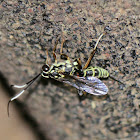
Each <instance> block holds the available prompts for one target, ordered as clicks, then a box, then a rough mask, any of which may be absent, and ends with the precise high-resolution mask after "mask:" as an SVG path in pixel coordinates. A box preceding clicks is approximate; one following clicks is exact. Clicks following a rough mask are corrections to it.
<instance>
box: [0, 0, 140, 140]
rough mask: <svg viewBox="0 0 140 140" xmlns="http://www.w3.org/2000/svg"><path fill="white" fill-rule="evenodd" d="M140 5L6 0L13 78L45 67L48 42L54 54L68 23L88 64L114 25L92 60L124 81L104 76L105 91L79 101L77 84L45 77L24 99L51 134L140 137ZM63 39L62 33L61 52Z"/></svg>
mask: <svg viewBox="0 0 140 140" xmlns="http://www.w3.org/2000/svg"><path fill="white" fill-rule="evenodd" d="M139 8H140V7H139V1H136V0H127V1H121V0H117V1H105V0H102V1H99V0H95V1H94V0H79V1H77V0H52V1H47V2H46V1H43V0H42V1H41V0H39V1H36V0H20V1H15V0H9V1H8V0H5V1H1V2H0V28H1V30H0V72H1V74H2V75H3V76H4V77H5V78H6V79H7V81H8V83H9V85H10V84H22V83H25V82H26V81H28V80H29V79H31V78H32V77H34V75H36V74H38V73H39V72H40V69H41V67H42V64H43V63H44V62H45V60H44V59H43V58H45V57H46V56H45V48H47V49H48V50H49V53H50V56H51V58H52V53H51V51H52V49H53V47H54V43H55V42H56V40H57V39H58V37H61V36H62V28H63V35H64V37H65V39H66V40H67V41H66V43H65V46H64V52H65V53H66V54H68V55H69V56H70V57H71V58H75V57H76V58H78V57H80V58H81V60H82V63H83V65H84V63H85V62H86V60H87V59H88V56H89V54H90V51H91V50H92V48H93V47H94V44H95V42H96V40H97V38H98V37H99V35H100V34H101V33H102V32H104V29H105V28H106V27H108V26H109V27H110V28H111V31H107V32H108V34H106V35H105V36H104V37H103V38H102V40H101V41H100V43H99V46H98V48H97V51H96V55H95V56H94V58H93V60H92V62H91V65H98V66H101V67H103V68H105V69H107V70H108V71H109V72H110V74H111V75H112V76H114V77H115V78H116V79H119V80H120V81H122V82H123V83H125V86H123V85H121V84H119V83H118V82H116V81H114V80H112V79H110V78H109V79H108V80H104V83H105V84H106V85H107V86H108V88H109V93H108V95H107V96H105V97H95V96H90V95H87V96H86V97H85V98H84V99H83V100H82V101H79V99H78V96H77V91H76V89H74V88H71V87H69V86H68V85H64V84H62V83H59V82H57V81H55V80H50V79H49V80H48V79H43V78H40V80H37V81H36V82H35V83H34V84H33V85H32V87H31V88H30V89H28V91H26V92H25V94H24V95H23V96H22V97H20V98H19V99H18V101H19V102H21V103H23V104H24V108H23V109H22V111H26V112H27V113H28V114H29V115H31V116H32V117H33V119H34V120H35V121H36V122H37V124H38V127H39V128H38V129H40V130H41V131H42V133H44V136H45V139H51V140H62V139H65V140H79V139H81V140H93V139H97V140H102V139H104V140H107V139H131V140H132V139H135V140H138V139H140V93H139V86H140V79H139V76H140V74H139V64H140V58H139V55H140V49H139V47H140V42H139V39H140V36H139V35H140V34H139V33H140V29H139V25H140V22H139V21H140V16H139ZM60 44H61V39H60V40H59V42H58V49H57V51H58V52H59V49H60ZM16 92H18V91H16ZM9 94H10V93H9ZM11 115H12V112H11Z"/></svg>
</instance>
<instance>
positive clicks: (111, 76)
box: [109, 76, 125, 85]
mask: <svg viewBox="0 0 140 140" xmlns="http://www.w3.org/2000/svg"><path fill="white" fill-rule="evenodd" d="M109 77H110V78H111V79H113V80H114V81H117V82H119V83H120V84H123V85H125V84H124V83H122V82H121V81H119V80H117V79H115V78H114V77H112V76H109Z"/></svg>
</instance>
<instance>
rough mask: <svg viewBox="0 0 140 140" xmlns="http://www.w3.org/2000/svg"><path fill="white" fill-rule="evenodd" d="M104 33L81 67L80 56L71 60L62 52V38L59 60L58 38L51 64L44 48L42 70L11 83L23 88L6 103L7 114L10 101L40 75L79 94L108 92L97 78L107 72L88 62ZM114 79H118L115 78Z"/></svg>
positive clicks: (104, 75) (105, 75)
mask: <svg viewBox="0 0 140 140" xmlns="http://www.w3.org/2000/svg"><path fill="white" fill-rule="evenodd" d="M104 34H105V32H104V33H102V34H101V35H100V37H99V38H98V40H97V42H96V44H95V47H94V48H93V50H92V52H91V54H90V57H89V58H88V60H87V62H86V64H85V66H84V67H82V64H81V60H80V58H78V59H74V60H73V61H72V60H71V59H70V58H69V57H68V56H67V55H66V54H64V53H63V45H64V42H65V40H64V39H63V40H62V43H61V49H60V54H59V55H60V61H58V60H57V59H56V53H55V50H56V47H57V43H58V40H57V43H56V44H55V46H54V48H53V52H52V53H53V57H54V59H55V62H54V63H52V64H49V61H48V59H49V57H48V56H49V55H48V51H47V50H46V56H47V58H46V64H44V65H43V66H42V71H41V72H40V73H39V74H38V75H37V76H35V77H34V78H33V79H32V80H30V81H29V82H27V83H26V84H24V85H20V86H19V85H12V86H13V87H15V88H20V89H23V90H22V91H21V92H20V93H18V94H17V95H16V96H14V97H13V98H11V99H10V100H9V102H8V105H7V111H8V116H9V104H10V102H11V101H13V100H15V99H17V98H18V97H19V96H20V95H22V94H23V93H24V91H25V90H26V89H28V87H30V85H31V84H32V83H33V82H34V81H35V80H36V79H37V78H38V77H40V76H42V77H44V78H53V79H55V80H58V81H60V82H64V83H66V84H69V85H71V86H73V87H75V88H77V90H78V93H79V95H80V96H81V95H83V93H84V92H87V93H89V94H93V95H97V96H100V95H106V94H107V92H108V88H107V86H106V85H105V84H104V83H103V82H102V81H101V80H99V78H108V77H110V75H109V72H108V71H107V70H105V69H103V68H101V67H96V66H95V67H92V66H90V67H89V63H90V61H91V60H92V58H93V56H94V54H95V51H96V48H97V45H98V43H99V41H100V39H101V38H102V36H103V35H104ZM111 78H113V77H111ZM113 79H114V78H113ZM114 80H116V79H114ZM116 81H118V80H116ZM118 82H120V81H118ZM120 83H121V82H120Z"/></svg>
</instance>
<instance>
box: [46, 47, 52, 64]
mask: <svg viewBox="0 0 140 140" xmlns="http://www.w3.org/2000/svg"><path fill="white" fill-rule="evenodd" d="M46 56H47V58H46V64H48V65H49V66H50V62H51V59H50V57H49V53H48V49H46Z"/></svg>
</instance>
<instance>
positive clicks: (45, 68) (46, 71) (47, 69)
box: [42, 64, 50, 78]
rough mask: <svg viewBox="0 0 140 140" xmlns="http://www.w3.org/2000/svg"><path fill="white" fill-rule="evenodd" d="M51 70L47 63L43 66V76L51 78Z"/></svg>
mask: <svg viewBox="0 0 140 140" xmlns="http://www.w3.org/2000/svg"><path fill="white" fill-rule="evenodd" d="M49 70H50V67H49V65H47V64H45V65H43V66H42V76H43V77H45V78H49V72H48V71H49Z"/></svg>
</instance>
